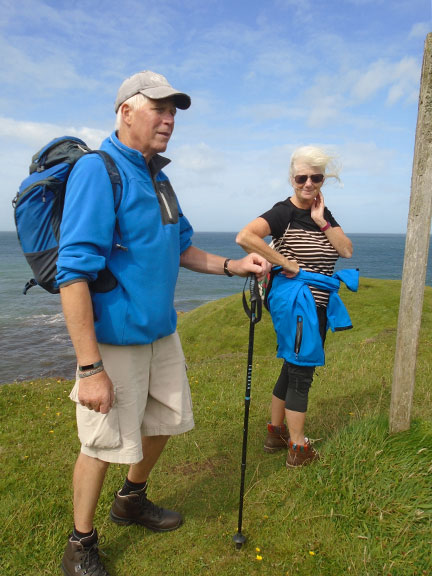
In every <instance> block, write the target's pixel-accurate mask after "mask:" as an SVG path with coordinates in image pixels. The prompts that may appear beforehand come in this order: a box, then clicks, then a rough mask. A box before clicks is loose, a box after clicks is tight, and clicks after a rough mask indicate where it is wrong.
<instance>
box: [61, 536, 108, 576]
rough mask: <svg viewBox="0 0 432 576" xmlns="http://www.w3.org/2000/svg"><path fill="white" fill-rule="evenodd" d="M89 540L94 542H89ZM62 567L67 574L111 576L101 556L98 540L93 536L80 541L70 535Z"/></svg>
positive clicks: (72, 575) (70, 575) (67, 575)
mask: <svg viewBox="0 0 432 576" xmlns="http://www.w3.org/2000/svg"><path fill="white" fill-rule="evenodd" d="M96 538H97V533H96ZM88 540H91V541H92V542H93V543H90V544H87V542H86V541H88ZM61 569H62V570H63V574H65V575H66V576H84V575H86V576H109V574H108V572H107V571H106V570H105V568H104V567H103V565H102V562H101V561H100V558H99V550H98V541H97V539H96V541H94V537H92V536H90V537H88V538H82V539H81V540H78V541H76V540H72V536H70V537H69V540H68V544H67V546H66V550H65V553H64V555H63V560H62V563H61Z"/></svg>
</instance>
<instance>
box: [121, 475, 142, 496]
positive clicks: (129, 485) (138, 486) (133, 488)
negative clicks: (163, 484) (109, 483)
mask: <svg viewBox="0 0 432 576" xmlns="http://www.w3.org/2000/svg"><path fill="white" fill-rule="evenodd" d="M146 486H147V482H139V483H136V482H131V481H130V480H129V479H128V477H127V476H126V479H125V483H124V484H123V488H122V489H121V490H120V495H121V496H127V495H128V494H130V493H131V492H138V491H139V490H143V488H146Z"/></svg>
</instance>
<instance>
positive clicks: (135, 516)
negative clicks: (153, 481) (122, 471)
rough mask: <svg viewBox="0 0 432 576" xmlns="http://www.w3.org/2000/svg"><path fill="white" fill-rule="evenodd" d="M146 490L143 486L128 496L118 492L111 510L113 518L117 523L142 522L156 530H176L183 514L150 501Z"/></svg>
mask: <svg viewBox="0 0 432 576" xmlns="http://www.w3.org/2000/svg"><path fill="white" fill-rule="evenodd" d="M146 490H147V489H146V488H143V489H142V490H138V491H137V492H131V493H130V494H127V495H126V496H122V495H121V494H120V492H116V493H115V494H114V502H113V505H112V506H111V511H110V518H111V520H112V521H113V522H115V523H116V524H124V525H129V524H140V525H141V526H145V527H146V528H149V529H150V530H154V531H155V532H168V531H170V530H176V529H177V528H178V527H179V526H180V525H181V523H182V522H183V518H182V517H181V515H180V514H179V513H178V512H175V511H174V510H167V509H165V508H160V507H159V506H156V504H153V502H150V500H149V499H148V498H147V492H146Z"/></svg>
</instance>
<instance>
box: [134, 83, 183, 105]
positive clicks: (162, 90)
mask: <svg viewBox="0 0 432 576" xmlns="http://www.w3.org/2000/svg"><path fill="white" fill-rule="evenodd" d="M140 93H141V94H143V95H144V96H147V98H151V99H152V100H161V99H162V98H173V99H174V104H175V105H176V108H180V110H187V109H188V108H189V106H190V105H191V99H190V96H188V95H187V94H184V92H177V91H176V90H173V89H172V88H170V87H169V86H157V87H156V88H146V89H145V90H140Z"/></svg>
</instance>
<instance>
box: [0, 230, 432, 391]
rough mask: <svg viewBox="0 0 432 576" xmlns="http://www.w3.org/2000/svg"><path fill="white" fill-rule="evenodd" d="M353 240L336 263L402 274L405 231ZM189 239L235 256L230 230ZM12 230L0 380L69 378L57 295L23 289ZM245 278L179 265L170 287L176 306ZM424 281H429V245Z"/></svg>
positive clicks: (0, 264)
mask: <svg viewBox="0 0 432 576" xmlns="http://www.w3.org/2000/svg"><path fill="white" fill-rule="evenodd" d="M349 237H350V238H351V240H352V242H353V245H354V256H353V258H352V259H351V260H343V259H339V261H338V264H337V268H359V270H360V276H363V277H366V278H382V279H391V280H397V279H401V277H402V268H403V258H404V249H405V235H403V234H349ZM194 245H195V246H197V247H198V248H201V249H203V250H206V251H209V252H213V253H214V254H219V255H221V256H225V257H230V258H241V257H242V256H243V255H244V252H243V251H242V249H241V248H240V247H239V246H237V245H236V243H235V233H234V232H232V233H231V232H196V233H195V235H194ZM31 276H32V274H31V269H30V267H29V266H28V264H27V262H26V260H25V258H24V256H23V254H22V252H21V248H20V245H19V242H18V239H17V236H16V233H15V232H0V384H4V383H10V382H15V381H16V382H20V381H23V380H32V379H36V378H48V377H50V378H59V379H60V378H66V379H71V378H73V376H74V371H75V356H74V351H73V348H72V344H71V342H70V339H69V336H68V333H67V329H66V326H65V323H64V319H63V315H62V311H61V304H60V297H59V296H58V295H52V294H48V293H47V292H45V291H44V290H42V289H41V288H40V287H38V286H36V287H34V288H32V289H31V290H30V291H29V292H28V293H27V295H24V294H23V288H24V285H25V283H26V281H27V280H29V279H30V278H31ZM244 284H245V280H244V279H242V278H238V277H233V278H227V277H226V276H215V275H207V274H197V273H195V272H191V271H190V270H186V269H184V268H181V269H180V273H179V278H178V282H177V288H176V293H175V307H176V310H177V311H178V312H187V311H189V310H192V309H194V308H197V307H198V306H201V305H202V304H205V303H206V302H210V301H212V300H218V299H220V298H224V297H225V296H230V295H232V294H235V293H238V292H241V291H242V290H243V287H244ZM426 284H427V285H428V286H432V250H431V249H429V260H428V269H427V277H426Z"/></svg>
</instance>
